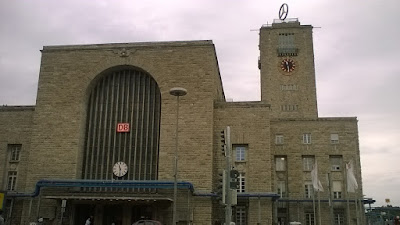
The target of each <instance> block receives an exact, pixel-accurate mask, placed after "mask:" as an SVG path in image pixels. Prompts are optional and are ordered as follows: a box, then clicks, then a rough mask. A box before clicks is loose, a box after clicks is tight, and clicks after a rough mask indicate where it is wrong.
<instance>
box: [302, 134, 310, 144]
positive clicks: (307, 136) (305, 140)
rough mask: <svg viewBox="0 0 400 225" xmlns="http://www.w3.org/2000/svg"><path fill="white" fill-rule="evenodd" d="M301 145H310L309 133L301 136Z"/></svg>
mask: <svg viewBox="0 0 400 225" xmlns="http://www.w3.org/2000/svg"><path fill="white" fill-rule="evenodd" d="M303 144H311V134H310V133H305V134H303Z"/></svg>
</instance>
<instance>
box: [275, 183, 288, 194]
mask: <svg viewBox="0 0 400 225" xmlns="http://www.w3.org/2000/svg"><path fill="white" fill-rule="evenodd" d="M276 192H277V193H278V194H279V195H280V196H281V197H286V181H284V180H278V181H277V182H276Z"/></svg>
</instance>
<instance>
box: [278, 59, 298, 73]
mask: <svg viewBox="0 0 400 225" xmlns="http://www.w3.org/2000/svg"><path fill="white" fill-rule="evenodd" d="M294 68H296V64H295V63H294V61H293V59H284V60H282V62H281V69H282V71H284V72H287V73H290V72H292V71H293V70H294Z"/></svg>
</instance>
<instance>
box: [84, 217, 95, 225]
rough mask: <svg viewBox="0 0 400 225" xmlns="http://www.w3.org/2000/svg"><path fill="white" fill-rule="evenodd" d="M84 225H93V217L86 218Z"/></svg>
mask: <svg viewBox="0 0 400 225" xmlns="http://www.w3.org/2000/svg"><path fill="white" fill-rule="evenodd" d="M85 225H93V216H90V217H89V218H87V220H86V222H85Z"/></svg>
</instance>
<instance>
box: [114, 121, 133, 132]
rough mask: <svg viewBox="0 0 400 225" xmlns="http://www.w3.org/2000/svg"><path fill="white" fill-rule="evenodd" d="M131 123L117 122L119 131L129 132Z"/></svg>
mask: <svg viewBox="0 0 400 225" xmlns="http://www.w3.org/2000/svg"><path fill="white" fill-rule="evenodd" d="M129 131H130V129H129V123H118V124H117V133H126V132H129Z"/></svg>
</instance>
